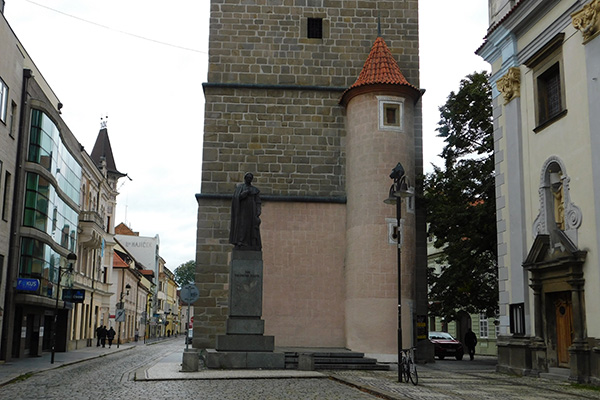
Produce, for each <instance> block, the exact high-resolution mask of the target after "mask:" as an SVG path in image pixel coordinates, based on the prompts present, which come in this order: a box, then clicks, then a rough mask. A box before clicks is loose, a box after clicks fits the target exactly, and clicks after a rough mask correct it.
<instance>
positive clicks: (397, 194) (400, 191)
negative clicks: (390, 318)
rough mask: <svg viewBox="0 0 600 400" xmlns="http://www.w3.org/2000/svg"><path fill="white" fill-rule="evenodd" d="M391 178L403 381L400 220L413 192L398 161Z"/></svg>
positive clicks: (399, 377) (389, 196) (399, 357)
mask: <svg viewBox="0 0 600 400" xmlns="http://www.w3.org/2000/svg"><path fill="white" fill-rule="evenodd" d="M390 178H392V179H393V180H394V183H392V186H390V193H389V195H388V198H387V199H385V200H384V201H383V202H384V203H386V204H395V205H396V223H397V226H396V236H395V238H396V244H397V246H398V382H402V368H401V367H400V363H401V362H402V286H401V285H402V234H401V232H400V220H401V219H402V199H403V198H406V197H410V196H412V194H413V192H412V190H411V189H410V188H409V186H408V178H407V177H406V175H405V171H404V168H403V167H402V164H400V163H398V165H396V167H394V169H393V170H392V173H391V174H390Z"/></svg>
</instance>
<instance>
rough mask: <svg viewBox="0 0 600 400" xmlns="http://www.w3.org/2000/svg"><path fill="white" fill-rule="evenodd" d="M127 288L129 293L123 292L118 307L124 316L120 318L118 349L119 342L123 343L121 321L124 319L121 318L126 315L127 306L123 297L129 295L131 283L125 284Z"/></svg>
mask: <svg viewBox="0 0 600 400" xmlns="http://www.w3.org/2000/svg"><path fill="white" fill-rule="evenodd" d="M125 289H127V293H123V292H121V297H120V298H119V304H118V307H117V309H121V310H122V311H121V312H122V316H121V317H120V318H119V333H118V335H117V349H118V348H119V343H121V323H122V322H123V321H121V318H124V317H125V307H124V305H123V297H125V296H129V289H131V285H129V283H128V284H127V285H125Z"/></svg>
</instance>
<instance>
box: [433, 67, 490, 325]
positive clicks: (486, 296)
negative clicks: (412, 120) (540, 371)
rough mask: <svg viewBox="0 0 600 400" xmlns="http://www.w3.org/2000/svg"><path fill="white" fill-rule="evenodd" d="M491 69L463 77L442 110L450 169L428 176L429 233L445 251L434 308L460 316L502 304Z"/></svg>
mask: <svg viewBox="0 0 600 400" xmlns="http://www.w3.org/2000/svg"><path fill="white" fill-rule="evenodd" d="M488 78H489V75H488V74H487V73H486V72H479V73H473V74H471V75H468V76H467V77H465V78H464V79H463V80H462V81H461V82H460V88H459V91H458V93H454V92H451V93H450V95H449V96H448V99H447V101H446V104H445V105H443V106H442V107H440V109H439V110H440V115H441V120H440V121H439V122H438V128H437V131H438V132H439V134H438V136H439V137H443V138H444V142H445V143H446V144H445V146H444V149H443V151H442V154H441V157H442V158H444V161H445V168H444V169H441V168H439V167H436V166H434V171H433V172H432V173H431V174H428V175H427V176H426V178H425V191H424V197H425V201H426V206H427V220H428V223H429V234H430V235H432V236H433V237H434V238H435V241H434V246H435V247H436V248H442V249H443V253H442V256H441V257H440V259H439V260H438V263H439V264H441V270H440V271H439V272H436V271H435V270H433V269H430V270H429V271H428V273H429V276H428V277H429V289H430V293H429V298H430V302H431V304H432V306H431V307H430V313H431V314H433V315H436V316H443V317H446V319H447V320H448V321H451V320H454V319H456V317H457V313H458V311H460V310H464V311H466V312H468V313H477V312H485V313H486V314H487V315H488V316H493V315H494V314H495V313H496V311H497V308H498V275H497V264H498V261H497V260H498V258H497V236H496V203H495V183H494V153H493V143H494V141H493V122H492V101H491V99H492V96H491V93H492V91H491V87H490V85H489V83H488Z"/></svg>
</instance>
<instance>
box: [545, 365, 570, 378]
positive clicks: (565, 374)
mask: <svg viewBox="0 0 600 400" xmlns="http://www.w3.org/2000/svg"><path fill="white" fill-rule="evenodd" d="M569 376H571V370H570V369H569V368H557V367H549V368H548V372H540V378H544V379H550V380H553V381H559V382H567V381H568V380H569Z"/></svg>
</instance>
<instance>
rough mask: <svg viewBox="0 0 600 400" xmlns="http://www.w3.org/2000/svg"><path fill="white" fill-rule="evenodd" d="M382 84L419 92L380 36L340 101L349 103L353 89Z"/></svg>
mask: <svg viewBox="0 0 600 400" xmlns="http://www.w3.org/2000/svg"><path fill="white" fill-rule="evenodd" d="M381 85H390V86H400V87H407V88H410V90H411V91H416V92H417V93H419V89H418V88H416V87H415V86H413V85H411V84H410V83H409V82H408V81H407V80H406V78H405V77H404V75H403V74H402V72H401V71H400V67H399V66H398V63H397V62H396V60H395V59H394V56H393V55H392V52H391V51H390V49H389V48H388V47H387V44H385V41H384V40H383V38H381V37H378V38H377V39H376V40H375V43H373V47H372V48H371V52H370V53H369V57H367V61H365V65H364V66H363V69H362V71H361V72H360V75H359V76H358V79H357V80H356V82H354V84H353V85H352V86H350V88H348V90H346V91H345V92H344V94H343V95H342V99H341V100H340V103H342V104H347V102H348V101H349V100H350V98H349V97H348V96H347V93H348V92H350V91H352V89H355V88H362V87H365V86H381Z"/></svg>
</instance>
